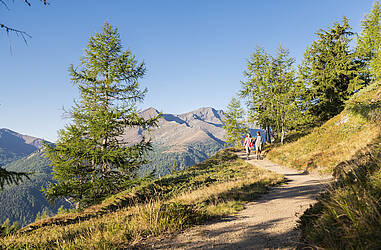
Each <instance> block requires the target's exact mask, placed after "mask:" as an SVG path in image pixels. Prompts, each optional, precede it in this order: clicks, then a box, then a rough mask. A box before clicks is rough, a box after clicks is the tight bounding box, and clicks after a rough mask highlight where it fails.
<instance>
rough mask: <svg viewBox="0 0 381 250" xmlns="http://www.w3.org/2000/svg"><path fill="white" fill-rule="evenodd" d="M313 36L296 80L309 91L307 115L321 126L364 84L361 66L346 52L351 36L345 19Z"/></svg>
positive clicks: (352, 52)
mask: <svg viewBox="0 0 381 250" xmlns="http://www.w3.org/2000/svg"><path fill="white" fill-rule="evenodd" d="M316 34H317V36H318V39H317V40H316V41H314V42H313V43H312V45H311V46H310V47H308V48H307V50H306V52H305V54H304V59H303V61H302V64H301V65H300V67H299V78H300V79H301V81H303V82H304V84H305V85H306V86H308V89H309V93H310V100H311V108H310V110H309V111H310V113H311V114H312V115H313V116H314V117H315V120H316V122H317V123H321V122H324V121H326V120H328V119H329V118H331V117H333V116H335V115H337V114H338V113H340V112H341V111H342V110H343V108H344V102H345V101H346V100H347V99H348V98H349V97H350V96H351V95H353V94H354V93H355V92H356V91H358V90H359V89H360V88H361V87H362V86H363V85H364V84H365V82H364V79H362V77H361V74H360V73H359V72H360V70H361V68H362V67H363V65H361V63H359V62H358V60H357V58H356V53H355V52H354V51H352V50H351V49H350V42H351V40H352V36H353V32H352V31H351V27H350V26H349V23H348V19H347V18H345V17H344V18H343V21H342V24H340V23H334V24H333V26H332V27H331V28H329V29H328V30H322V29H321V30H319V31H318V32H317V33H316Z"/></svg>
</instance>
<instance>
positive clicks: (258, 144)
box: [254, 131, 262, 160]
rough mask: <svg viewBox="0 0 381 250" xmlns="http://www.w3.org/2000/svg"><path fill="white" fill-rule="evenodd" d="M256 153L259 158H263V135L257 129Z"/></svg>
mask: <svg viewBox="0 0 381 250" xmlns="http://www.w3.org/2000/svg"><path fill="white" fill-rule="evenodd" d="M254 142H255V154H256V155H257V160H259V159H260V158H261V152H262V136H261V133H259V131H257V136H256V137H255V140H254Z"/></svg>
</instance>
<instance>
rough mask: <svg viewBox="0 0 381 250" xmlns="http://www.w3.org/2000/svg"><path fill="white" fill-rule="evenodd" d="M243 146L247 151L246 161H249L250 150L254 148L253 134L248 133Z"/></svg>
mask: <svg viewBox="0 0 381 250" xmlns="http://www.w3.org/2000/svg"><path fill="white" fill-rule="evenodd" d="M243 146H244V147H245V150H246V159H247V160H249V155H250V150H251V149H250V148H251V147H252V146H253V138H251V134H250V133H247V135H246V137H245V140H244V141H243Z"/></svg>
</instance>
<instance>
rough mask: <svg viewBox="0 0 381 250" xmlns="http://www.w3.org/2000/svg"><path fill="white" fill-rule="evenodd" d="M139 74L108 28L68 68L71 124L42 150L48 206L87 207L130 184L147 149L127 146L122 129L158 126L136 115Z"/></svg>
mask: <svg viewBox="0 0 381 250" xmlns="http://www.w3.org/2000/svg"><path fill="white" fill-rule="evenodd" d="M144 73H145V67H144V63H138V62H137V60H136V59H135V56H134V55H132V53H131V51H130V50H124V51H122V45H121V41H120V37H119V34H118V32H117V29H116V28H113V27H112V26H111V25H110V24H109V23H107V22H106V23H105V25H104V27H103V31H102V32H101V33H97V34H95V35H94V36H92V37H90V40H89V44H88V46H87V48H86V49H85V55H84V56H83V57H82V58H81V64H80V66H79V67H78V68H75V67H73V65H72V66H71V67H70V75H71V79H72V81H73V83H74V84H75V85H76V86H77V87H78V89H79V92H80V98H79V101H78V102H76V103H75V105H74V106H73V108H72V111H71V112H70V113H71V119H72V124H69V125H67V126H66V127H65V129H62V130H60V131H59V137H58V141H57V143H56V145H55V146H54V145H48V144H45V145H44V150H45V152H46V156H47V158H49V160H50V161H51V162H52V165H53V170H54V172H53V174H54V179H55V180H56V181H57V182H56V183H51V184H50V185H49V186H48V187H47V188H46V189H45V190H44V191H45V194H46V196H47V198H48V199H49V200H55V199H57V198H66V199H69V200H71V201H72V202H78V203H79V205H81V206H86V205H89V204H93V203H95V202H98V201H100V200H102V199H103V198H105V197H106V196H108V195H110V194H113V193H116V192H119V191H121V190H122V189H124V188H126V187H127V186H129V185H130V184H131V183H132V181H133V179H134V177H135V176H136V170H137V169H138V168H139V167H141V166H142V165H143V164H145V163H146V162H147V161H146V160H145V158H144V155H145V152H146V151H147V150H149V149H150V148H151V145H150V142H147V141H145V140H144V139H143V140H142V141H141V142H140V143H137V144H133V145H131V144H129V143H128V142H126V141H123V140H122V137H121V136H122V135H123V133H124V130H125V129H126V127H139V128H143V129H148V128H150V127H151V126H154V125H156V122H157V117H154V118H152V119H149V120H145V119H144V118H142V117H139V115H138V113H137V109H136V104H137V102H138V101H142V100H143V98H144V95H145V93H146V90H141V89H140V88H139V82H138V80H139V79H140V78H141V77H142V76H143V75H144ZM78 203H77V204H78Z"/></svg>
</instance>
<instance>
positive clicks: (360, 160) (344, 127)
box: [268, 82, 381, 249]
mask: <svg viewBox="0 0 381 250" xmlns="http://www.w3.org/2000/svg"><path fill="white" fill-rule="evenodd" d="M380 124H381V83H380V82H377V83H374V84H372V85H370V86H368V87H367V88H365V89H363V90H361V91H360V92H359V93H357V94H356V95H354V96H353V97H352V98H351V99H350V100H348V101H347V103H346V107H345V110H344V111H343V112H342V113H341V114H339V115H338V116H336V117H334V118H332V119H331V120H329V121H328V122H327V123H325V124H324V125H323V126H322V127H320V128H316V129H315V130H314V131H313V132H312V133H311V134H309V135H307V136H305V137H303V138H301V139H299V140H298V141H296V142H294V143H290V144H287V145H284V146H281V147H278V148H275V149H274V150H272V151H271V152H270V153H269V155H268V156H269V158H270V159H272V160H274V161H277V162H280V163H281V164H284V165H287V166H291V167H296V168H298V169H306V168H307V169H308V170H319V171H322V172H328V173H332V174H333V175H334V177H335V178H336V182H335V183H333V184H332V186H331V187H330V188H329V189H328V190H327V191H326V192H325V193H323V194H322V195H321V196H320V197H319V198H318V203H316V204H315V205H314V206H312V207H311V208H309V209H308V210H307V211H306V212H305V213H304V215H303V216H302V217H301V219H300V222H299V228H300V229H301V232H302V234H301V236H302V239H301V241H302V242H303V244H305V246H306V247H308V248H311V247H312V248H323V249H379V247H380V245H381V212H380V211H381V203H380V201H381V133H380V130H381V126H380Z"/></svg>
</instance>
